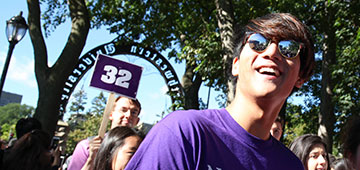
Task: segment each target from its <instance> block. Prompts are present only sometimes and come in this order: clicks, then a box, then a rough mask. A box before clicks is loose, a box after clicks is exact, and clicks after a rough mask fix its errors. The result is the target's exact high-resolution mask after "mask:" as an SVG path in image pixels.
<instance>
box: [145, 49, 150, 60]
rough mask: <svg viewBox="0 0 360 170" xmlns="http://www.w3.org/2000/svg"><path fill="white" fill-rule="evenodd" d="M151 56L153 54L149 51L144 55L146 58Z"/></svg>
mask: <svg viewBox="0 0 360 170" xmlns="http://www.w3.org/2000/svg"><path fill="white" fill-rule="evenodd" d="M150 54H151V52H150V51H148V50H147V51H146V52H145V55H144V56H145V57H146V58H149V57H150Z"/></svg>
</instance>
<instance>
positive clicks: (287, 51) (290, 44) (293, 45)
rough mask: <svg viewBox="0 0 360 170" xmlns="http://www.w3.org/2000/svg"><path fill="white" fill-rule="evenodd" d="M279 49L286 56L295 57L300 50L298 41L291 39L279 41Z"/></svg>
mask: <svg viewBox="0 0 360 170" xmlns="http://www.w3.org/2000/svg"><path fill="white" fill-rule="evenodd" d="M279 51H280V53H281V54H282V55H283V56H284V57H286V58H295V57H296V56H297V55H298V54H299V51H300V43H298V42H296V41H292V40H290V41H289V40H288V41H280V42H279Z"/></svg>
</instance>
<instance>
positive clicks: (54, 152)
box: [51, 145, 61, 166]
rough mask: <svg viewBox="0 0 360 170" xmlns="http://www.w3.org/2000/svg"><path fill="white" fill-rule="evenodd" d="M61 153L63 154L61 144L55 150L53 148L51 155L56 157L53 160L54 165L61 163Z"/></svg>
mask: <svg viewBox="0 0 360 170" xmlns="http://www.w3.org/2000/svg"><path fill="white" fill-rule="evenodd" d="M60 154H61V146H60V145H58V146H57V147H56V148H55V150H52V152H51V155H52V157H53V158H54V160H53V162H52V164H51V165H52V166H59V165H60Z"/></svg>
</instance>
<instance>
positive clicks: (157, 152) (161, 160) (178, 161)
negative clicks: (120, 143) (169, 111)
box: [125, 123, 193, 170]
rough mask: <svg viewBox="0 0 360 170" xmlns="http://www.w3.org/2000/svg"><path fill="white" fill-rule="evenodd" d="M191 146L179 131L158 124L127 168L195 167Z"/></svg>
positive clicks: (127, 169)
mask: <svg viewBox="0 0 360 170" xmlns="http://www.w3.org/2000/svg"><path fill="white" fill-rule="evenodd" d="M175 131H177V130H176V129H175ZM186 148H188V149H186ZM189 148H191V147H189V145H188V144H186V142H185V140H184V138H183V137H181V135H179V133H178V132H174V129H169V128H168V127H167V126H166V125H164V124H161V123H160V124H157V125H156V126H155V127H153V129H151V131H150V132H149V134H147V135H146V137H145V140H144V141H143V142H142V143H141V145H140V147H139V149H138V150H137V151H136V152H135V155H134V156H133V157H132V158H131V160H130V162H129V163H128V164H127V166H126V168H125V170H135V169H158V170H161V169H163V170H169V169H183V170H185V169H193V168H192V167H193V163H191V162H193V158H192V157H193V155H192V154H188V153H189V152H190V153H191V152H192V151H191V149H189ZM187 152H188V153H187Z"/></svg>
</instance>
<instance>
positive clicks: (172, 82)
mask: <svg viewBox="0 0 360 170" xmlns="http://www.w3.org/2000/svg"><path fill="white" fill-rule="evenodd" d="M177 84H179V82H177V81H176V80H170V81H169V82H168V85H169V86H175V85H177Z"/></svg>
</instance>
